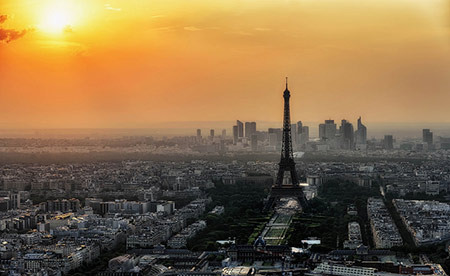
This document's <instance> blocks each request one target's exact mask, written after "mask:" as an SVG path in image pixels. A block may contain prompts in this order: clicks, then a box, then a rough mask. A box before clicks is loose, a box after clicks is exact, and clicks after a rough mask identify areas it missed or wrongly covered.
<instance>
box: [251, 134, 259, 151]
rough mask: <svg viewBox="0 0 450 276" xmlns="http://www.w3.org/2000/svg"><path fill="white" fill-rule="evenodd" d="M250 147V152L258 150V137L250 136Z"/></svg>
mask: <svg viewBox="0 0 450 276" xmlns="http://www.w3.org/2000/svg"><path fill="white" fill-rule="evenodd" d="M250 145H251V147H252V151H257V150H258V135H256V134H252V136H251V141H250Z"/></svg>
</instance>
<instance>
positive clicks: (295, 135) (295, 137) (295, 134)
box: [291, 124, 298, 145]
mask: <svg viewBox="0 0 450 276" xmlns="http://www.w3.org/2000/svg"><path fill="white" fill-rule="evenodd" d="M291 133H292V145H296V144H298V132H297V124H291Z"/></svg>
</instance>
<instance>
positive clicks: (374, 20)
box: [0, 0, 450, 128]
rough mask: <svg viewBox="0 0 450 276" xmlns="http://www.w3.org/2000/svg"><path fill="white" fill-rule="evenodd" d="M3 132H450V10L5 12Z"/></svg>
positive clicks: (416, 0)
mask: <svg viewBox="0 0 450 276" xmlns="http://www.w3.org/2000/svg"><path fill="white" fill-rule="evenodd" d="M0 40H1V41H0V128H80V127H82V128H84V127H86V128H97V127H100V128H103V127H104V128H142V127H147V126H149V125H151V124H152V123H155V122H182V121H228V120H230V121H231V120H235V119H238V118H239V119H241V120H257V121H281V120H282V92H283V89H284V77H285V76H289V83H290V84H289V87H290V90H291V94H292V107H291V108H292V110H291V113H292V117H293V120H304V121H322V120H324V119H327V118H334V119H335V120H340V119H342V118H348V119H350V120H351V121H353V122H354V121H356V118H357V117H358V116H359V115H361V116H363V117H364V118H365V121H366V122H414V121H420V122H447V123H448V122H450V4H449V1H448V0H277V1H275V0H273V1H268V0H258V1H256V0H182V1H179V0H110V1H103V0H0Z"/></svg>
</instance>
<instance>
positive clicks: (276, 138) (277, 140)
mask: <svg viewBox="0 0 450 276" xmlns="http://www.w3.org/2000/svg"><path fill="white" fill-rule="evenodd" d="M268 132H269V143H270V145H271V146H276V147H278V146H279V145H280V144H281V138H282V136H283V130H282V129H281V128H269V130H268Z"/></svg>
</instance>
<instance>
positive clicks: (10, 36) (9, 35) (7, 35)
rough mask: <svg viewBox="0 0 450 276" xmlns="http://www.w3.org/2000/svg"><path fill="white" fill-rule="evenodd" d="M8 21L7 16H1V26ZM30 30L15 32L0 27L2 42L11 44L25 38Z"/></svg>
mask: <svg viewBox="0 0 450 276" xmlns="http://www.w3.org/2000/svg"><path fill="white" fill-rule="evenodd" d="M7 19H8V16H7V15H5V14H0V24H2V23H4V22H5V21H6V20H7ZM27 32H28V30H21V31H18V30H14V29H4V28H1V27H0V41H5V42H6V43H9V42H11V41H13V40H16V39H19V38H21V37H22V36H24V35H25V34H26V33H27Z"/></svg>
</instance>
